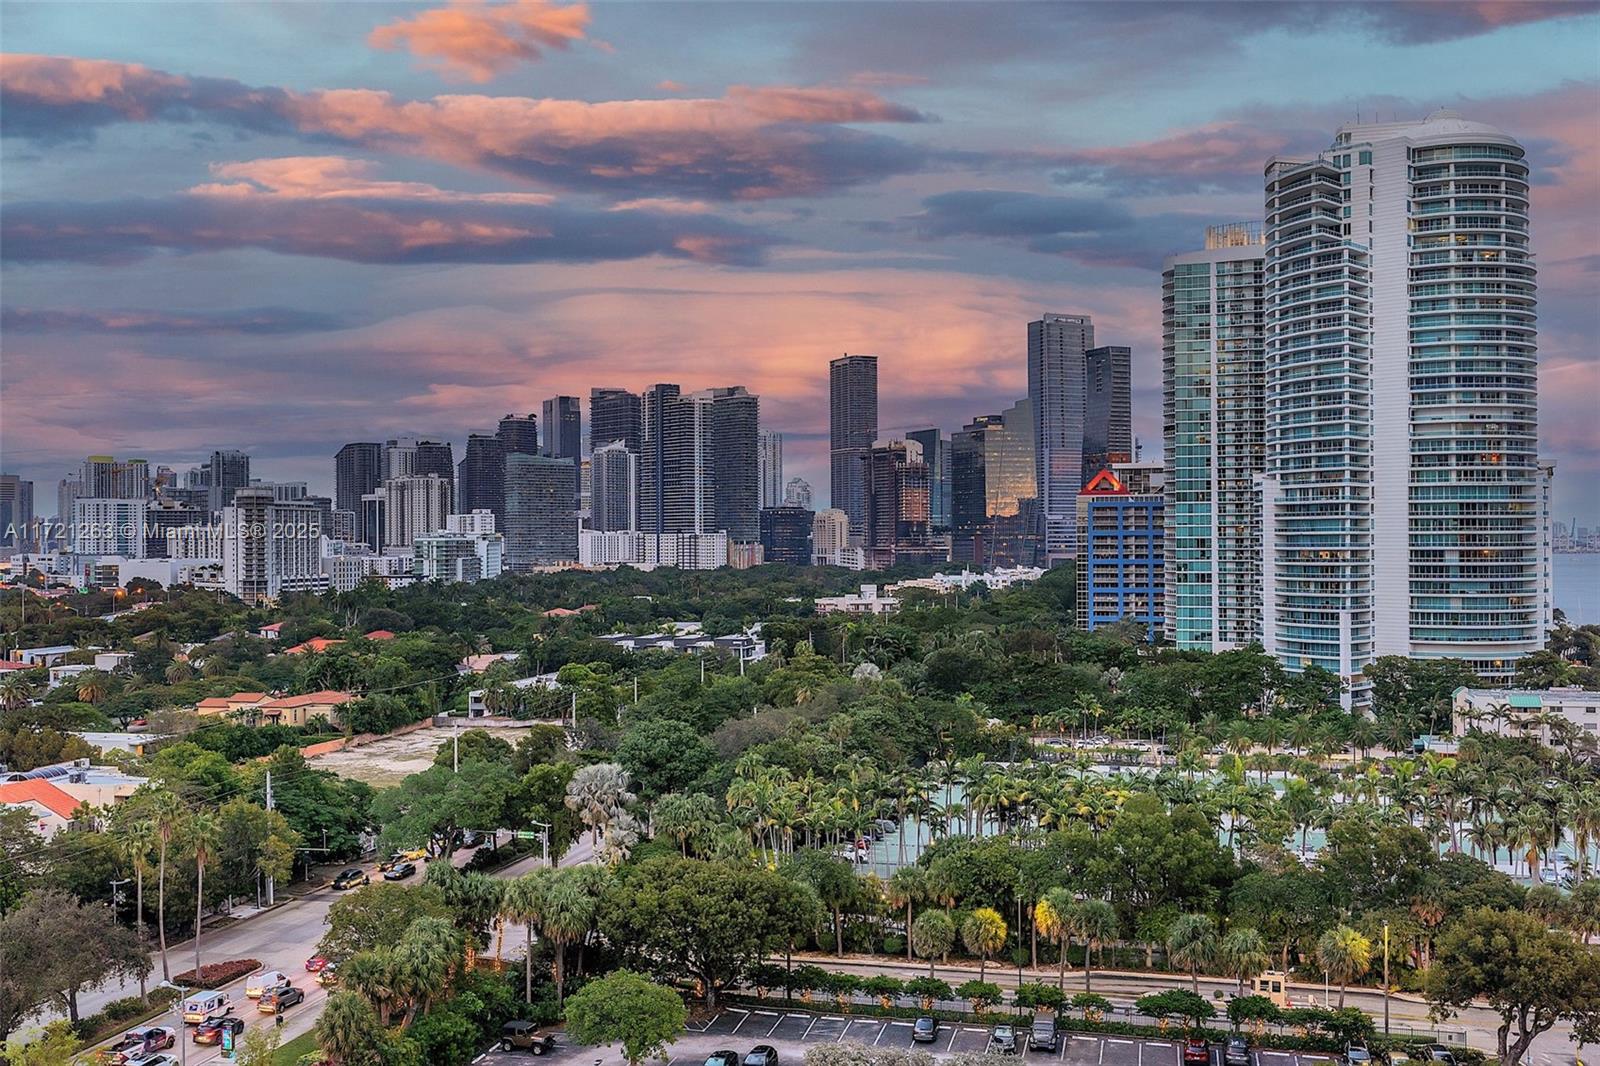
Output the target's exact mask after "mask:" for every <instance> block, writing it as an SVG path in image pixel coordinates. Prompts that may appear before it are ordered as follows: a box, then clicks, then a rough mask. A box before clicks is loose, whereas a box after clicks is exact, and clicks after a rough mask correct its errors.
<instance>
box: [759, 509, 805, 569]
mask: <svg viewBox="0 0 1600 1066" xmlns="http://www.w3.org/2000/svg"><path fill="white" fill-rule="evenodd" d="M815 519H816V515H814V514H813V513H812V512H811V511H810V509H808V508H805V507H785V506H779V507H763V508H762V509H761V548H762V550H763V551H764V552H765V553H766V561H767V562H769V563H786V564H788V565H789V566H810V565H811V532H812V523H813V522H814V521H815Z"/></svg>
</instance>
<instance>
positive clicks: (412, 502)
mask: <svg viewBox="0 0 1600 1066" xmlns="http://www.w3.org/2000/svg"><path fill="white" fill-rule="evenodd" d="M383 491H384V496H385V500H384V535H383V550H384V551H407V552H409V551H410V550H411V546H412V543H413V542H414V541H415V540H416V539H417V538H418V537H420V536H423V535H424V534H427V533H436V532H438V531H439V530H441V529H443V528H444V520H445V517H446V516H447V515H450V514H452V513H453V512H452V510H451V507H450V482H448V481H446V480H445V479H444V478H442V477H440V476H439V475H438V474H413V475H411V476H410V477H396V478H390V479H389V480H388V481H385V482H384V483H383Z"/></svg>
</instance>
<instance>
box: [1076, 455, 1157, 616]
mask: <svg viewBox="0 0 1600 1066" xmlns="http://www.w3.org/2000/svg"><path fill="white" fill-rule="evenodd" d="M1161 482H1162V466H1161V464H1160V463H1116V464H1114V465H1113V466H1112V467H1111V468H1110V469H1108V470H1102V471H1100V472H1099V473H1097V474H1095V475H1094V476H1093V477H1092V478H1090V480H1089V483H1088V484H1087V485H1085V486H1084V487H1083V491H1082V492H1080V493H1078V505H1077V506H1078V521H1077V528H1078V551H1077V559H1076V564H1077V567H1078V573H1077V591H1078V619H1077V622H1078V628H1079V629H1086V630H1089V631H1091V632H1092V631H1094V630H1096V629H1099V628H1100V627H1101V626H1107V625H1111V624H1112V623H1115V622H1124V621H1126V622H1133V623H1136V624H1137V625H1139V626H1140V627H1141V628H1143V630H1144V632H1145V639H1146V640H1148V641H1150V642H1152V643H1154V642H1155V639H1156V637H1157V636H1158V635H1159V634H1160V633H1161V631H1162V628H1163V618H1162V602H1163V588H1164V585H1163V551H1164V546H1163V545H1164V540H1163V533H1162V511H1163V509H1164V506H1165V500H1164V498H1163V496H1162V488H1161Z"/></svg>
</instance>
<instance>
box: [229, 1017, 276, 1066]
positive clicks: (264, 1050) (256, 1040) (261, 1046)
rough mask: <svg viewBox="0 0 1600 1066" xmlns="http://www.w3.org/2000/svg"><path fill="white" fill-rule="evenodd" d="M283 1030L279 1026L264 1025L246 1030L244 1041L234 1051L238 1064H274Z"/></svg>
mask: <svg viewBox="0 0 1600 1066" xmlns="http://www.w3.org/2000/svg"><path fill="white" fill-rule="evenodd" d="M282 1039H283V1031H282V1030H281V1029H279V1028H278V1027H277V1026H275V1025H274V1026H264V1027H260V1028H256V1029H246V1030H245V1031H244V1043H243V1045H242V1046H241V1047H240V1048H239V1050H238V1051H236V1052H235V1053H234V1058H233V1061H234V1062H235V1063H236V1064H237V1066H273V1063H274V1062H276V1061H277V1057H278V1044H279V1043H280V1042H281V1041H282Z"/></svg>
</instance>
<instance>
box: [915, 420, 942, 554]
mask: <svg viewBox="0 0 1600 1066" xmlns="http://www.w3.org/2000/svg"><path fill="white" fill-rule="evenodd" d="M906 440H914V441H916V442H917V443H918V444H920V445H921V446H922V461H923V462H924V463H927V464H928V521H929V522H931V523H932V525H933V528H934V529H949V528H950V438H949V437H946V436H945V435H944V434H943V433H940V432H939V430H938V428H937V427H929V428H928V429H914V430H912V431H911V432H910V433H907V434H906Z"/></svg>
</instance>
